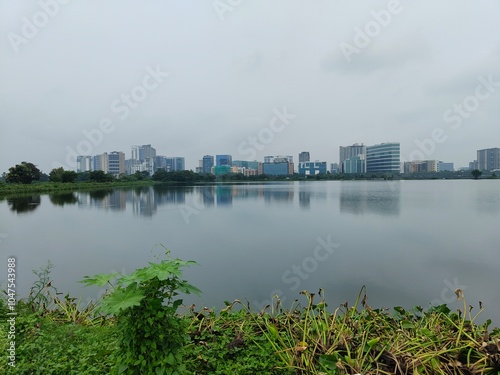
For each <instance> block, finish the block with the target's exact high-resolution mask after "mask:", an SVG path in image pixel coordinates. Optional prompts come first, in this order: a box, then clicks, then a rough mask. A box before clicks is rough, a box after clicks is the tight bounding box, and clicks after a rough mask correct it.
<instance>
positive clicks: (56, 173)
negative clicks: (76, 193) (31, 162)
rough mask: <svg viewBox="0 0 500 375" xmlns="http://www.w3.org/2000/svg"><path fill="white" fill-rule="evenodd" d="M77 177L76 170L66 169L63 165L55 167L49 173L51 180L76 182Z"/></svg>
mask: <svg viewBox="0 0 500 375" xmlns="http://www.w3.org/2000/svg"><path fill="white" fill-rule="evenodd" d="M77 177H78V174H77V173H76V172H75V171H65V170H64V169H63V168H62V167H60V168H54V169H52V170H51V171H50V173H49V181H50V182H75V180H76V178H77Z"/></svg>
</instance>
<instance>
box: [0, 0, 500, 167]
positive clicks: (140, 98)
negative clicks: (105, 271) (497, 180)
mask: <svg viewBox="0 0 500 375" xmlns="http://www.w3.org/2000/svg"><path fill="white" fill-rule="evenodd" d="M0 34H1V35H2V38H1V42H0V59H1V60H0V74H1V76H0V103H1V111H0V124H1V130H0V136H1V139H0V153H1V154H0V156H1V158H0V172H4V171H7V170H8V168H9V167H10V166H12V165H14V164H16V163H19V162H21V161H29V162H33V163H34V164H36V165H38V167H39V168H40V169H42V170H43V171H44V172H46V173H48V172H50V170H51V169H52V168H53V167H54V166H57V165H63V166H65V167H74V165H69V164H68V163H70V162H71V161H72V160H74V154H75V153H76V154H81V153H83V154H92V155H94V154H99V153H103V152H110V151H115V150H118V151H123V152H125V155H126V158H130V156H131V151H130V148H131V145H134V144H152V145H153V147H155V148H156V150H157V153H158V154H159V155H166V156H184V157H185V158H186V166H187V168H189V169H194V168H195V167H196V166H197V165H198V160H199V159H201V158H202V156H203V155H205V154H211V155H215V154H225V153H228V154H231V155H232V156H233V160H238V159H239V160H253V159H257V160H259V161H262V160H263V157H264V156H265V155H293V156H294V160H295V161H298V153H299V152H300V151H309V152H310V153H311V159H312V160H322V161H327V162H329V163H331V162H337V161H338V157H339V152H338V150H339V146H341V145H344V146H345V145H349V144H353V143H364V144H365V145H371V144H376V143H382V142H390V141H396V142H400V143H401V153H402V158H403V159H406V160H409V159H418V158H421V157H422V156H423V157H424V158H426V159H437V160H443V161H447V162H454V163H455V167H460V166H464V165H468V162H469V161H472V160H474V159H475V158H476V150H477V149H481V148H489V147H500V105H499V103H500V2H499V1H494V0H482V1H457V0H448V1H430V0H428V1H418V2H417V1H408V0H401V1H395V0H391V1H389V2H388V1H370V2H368V1H363V2H361V1H348V0H345V1H334V0H329V1H321V0H316V1H305V0H302V1H298V0H280V1H278V0H275V1H273V0H265V1H264V0H244V1H238V0H218V1H212V0H206V1H200V0H199V1H190V0H177V1H160V0H157V1H130V0H108V1H94V0H86V1H76V0H73V1H68V0H64V1H63V0H59V1H56V0H40V1H14V0H1V1H0ZM249 137H250V138H249ZM252 137H253V138H252ZM432 137H434V139H432ZM424 140H427V141H424ZM419 144H420V146H419Z"/></svg>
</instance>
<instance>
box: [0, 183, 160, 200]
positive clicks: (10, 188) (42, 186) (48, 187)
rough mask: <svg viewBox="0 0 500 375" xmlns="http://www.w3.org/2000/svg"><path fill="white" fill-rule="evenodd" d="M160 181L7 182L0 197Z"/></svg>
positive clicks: (2, 186) (139, 184) (0, 186)
mask: <svg viewBox="0 0 500 375" xmlns="http://www.w3.org/2000/svg"><path fill="white" fill-rule="evenodd" d="M157 183H158V182H156V181H152V180H143V181H113V182H74V183H62V182H38V183H32V184H6V183H0V197H2V196H14V195H23V194H41V193H51V192H59V191H60V192H64V191H76V190H96V189H107V188H115V187H122V186H151V185H154V184H157Z"/></svg>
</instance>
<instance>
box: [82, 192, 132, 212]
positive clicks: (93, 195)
mask: <svg viewBox="0 0 500 375" xmlns="http://www.w3.org/2000/svg"><path fill="white" fill-rule="evenodd" d="M76 194H77V199H78V205H79V206H83V207H97V208H103V209H105V210H113V211H122V210H125V207H126V192H125V191H124V190H122V189H100V190H93V191H90V192H78V193H76Z"/></svg>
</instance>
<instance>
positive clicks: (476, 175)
mask: <svg viewBox="0 0 500 375" xmlns="http://www.w3.org/2000/svg"><path fill="white" fill-rule="evenodd" d="M470 173H471V174H472V176H473V177H474V179H475V180H477V179H478V178H479V176H481V175H482V174H483V172H481V171H480V170H479V169H474V170H473V171H471V172H470Z"/></svg>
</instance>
